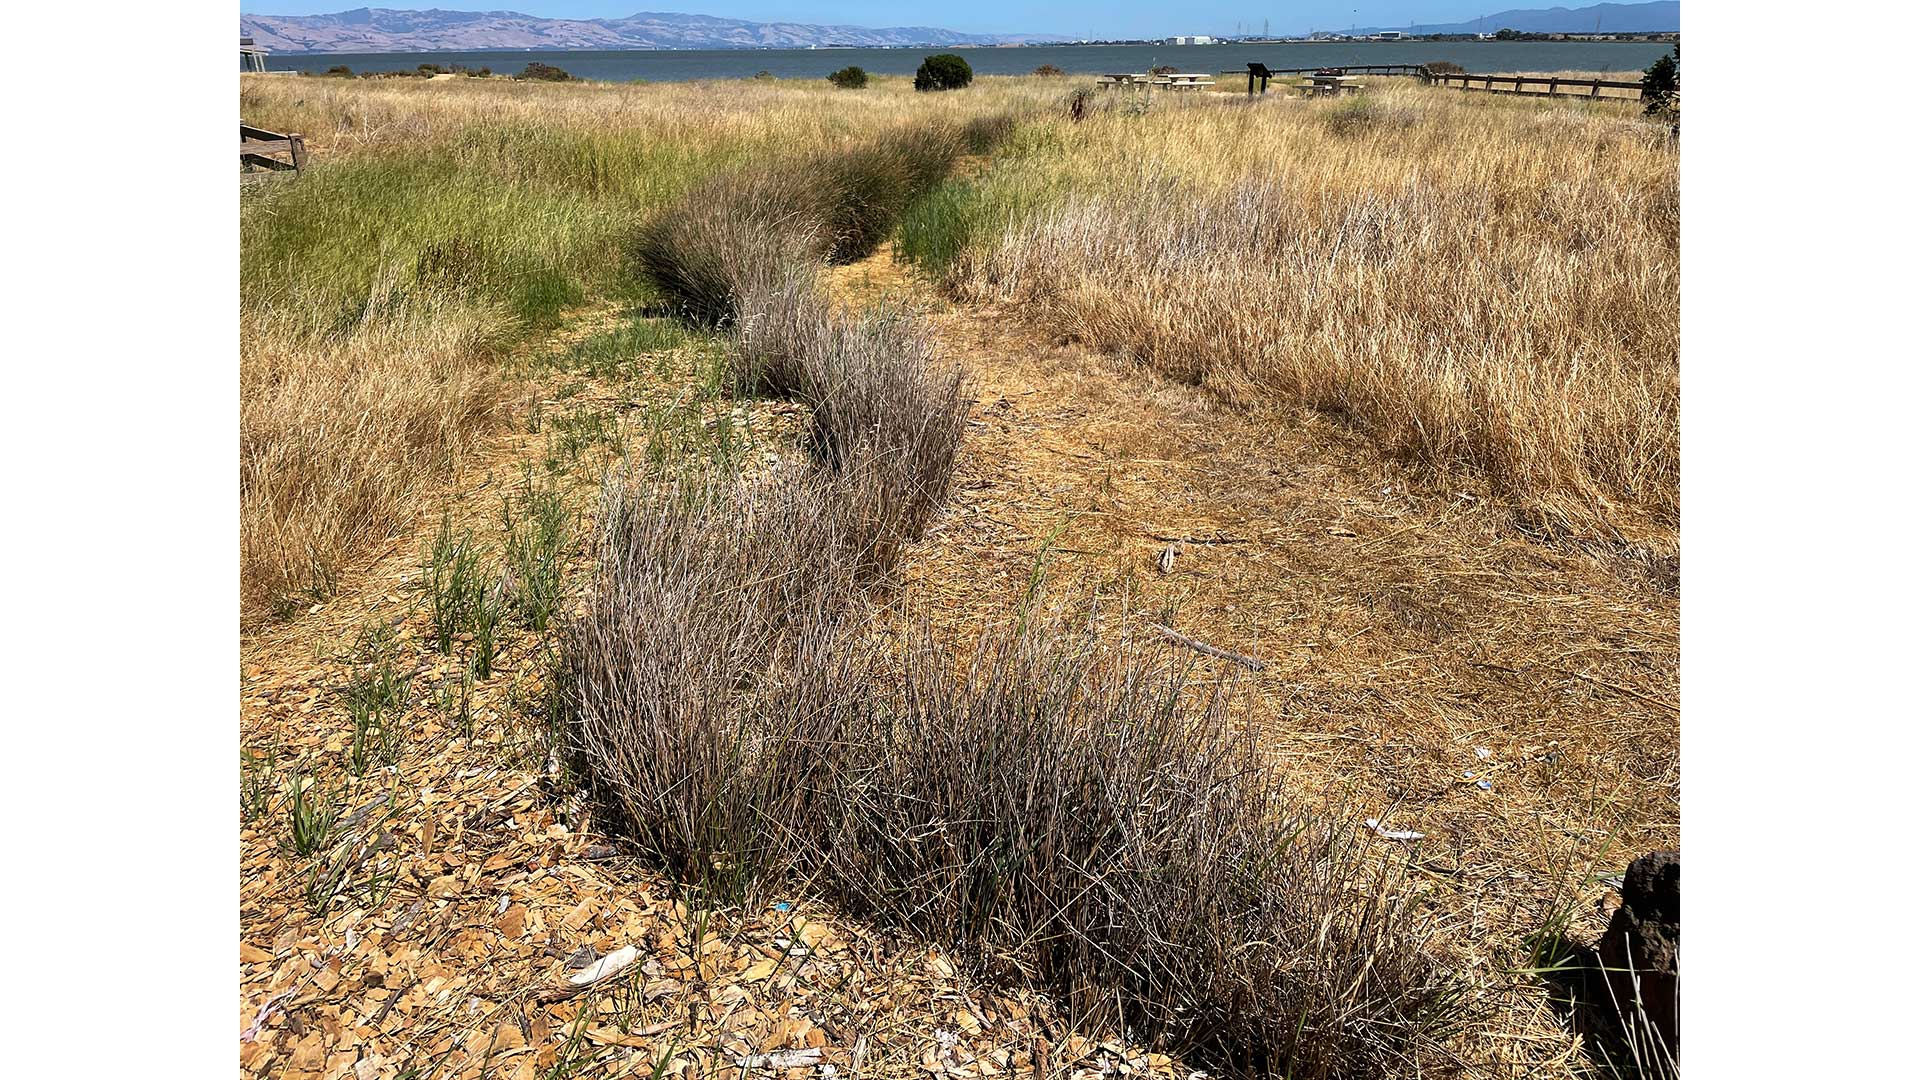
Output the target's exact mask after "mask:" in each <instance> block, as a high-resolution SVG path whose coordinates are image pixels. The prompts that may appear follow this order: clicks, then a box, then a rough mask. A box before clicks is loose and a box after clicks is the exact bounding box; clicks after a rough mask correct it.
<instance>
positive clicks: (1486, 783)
mask: <svg viewBox="0 0 1920 1080" xmlns="http://www.w3.org/2000/svg"><path fill="white" fill-rule="evenodd" d="M1473 786H1474V787H1477V788H1479V789H1480V790H1481V791H1492V790H1493V781H1491V780H1476V781H1474V785H1473Z"/></svg>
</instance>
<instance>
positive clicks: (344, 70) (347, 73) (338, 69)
mask: <svg viewBox="0 0 1920 1080" xmlns="http://www.w3.org/2000/svg"><path fill="white" fill-rule="evenodd" d="M327 74H328V75H331V76H333V77H334V78H337V79H351V78H353V69H352V68H350V67H348V66H347V65H345V64H335V65H333V66H332V67H330V68H328V69H327Z"/></svg>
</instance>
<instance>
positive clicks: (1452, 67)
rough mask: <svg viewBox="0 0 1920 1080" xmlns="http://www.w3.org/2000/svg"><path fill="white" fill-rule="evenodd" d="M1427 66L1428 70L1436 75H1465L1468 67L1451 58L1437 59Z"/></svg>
mask: <svg viewBox="0 0 1920 1080" xmlns="http://www.w3.org/2000/svg"><path fill="white" fill-rule="evenodd" d="M1425 66H1426V69H1427V71H1428V72H1430V73H1432V74H1434V75H1465V74H1466V73H1467V69H1466V68H1463V67H1461V66H1460V65H1459V64H1456V63H1454V62H1453V61H1451V60H1435V61H1433V62H1432V63H1430V64H1427V65H1425Z"/></svg>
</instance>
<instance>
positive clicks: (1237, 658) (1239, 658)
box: [1147, 623, 1267, 671]
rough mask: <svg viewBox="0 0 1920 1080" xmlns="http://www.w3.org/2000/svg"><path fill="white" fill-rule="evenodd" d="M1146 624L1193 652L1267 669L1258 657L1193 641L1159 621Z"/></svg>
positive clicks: (1244, 665)
mask: <svg viewBox="0 0 1920 1080" xmlns="http://www.w3.org/2000/svg"><path fill="white" fill-rule="evenodd" d="M1147 625H1148V626H1151V627H1153V628H1154V629H1155V630H1158V631H1159V632H1160V636H1161V637H1164V638H1166V639H1167V640H1168V641H1171V642H1173V643H1174V644H1176V645H1185V646H1186V647H1187V648H1189V649H1192V650H1193V651H1194V652H1198V653H1205V654H1206V655H1208V656H1215V657H1219V658H1220V659H1222V660H1230V661H1232V662H1233V663H1236V664H1239V665H1240V666H1241V667H1243V668H1246V669H1247V670H1248V671H1265V670H1267V665H1266V664H1263V663H1261V662H1260V661H1259V660H1258V659H1255V658H1254V657H1251V656H1247V655H1246V654H1244V653H1237V652H1229V651H1227V650H1226V649H1221V648H1216V647H1214V646H1212V645H1209V644H1207V643H1206V642H1204V641H1195V640H1194V639H1193V638H1190V637H1188V636H1187V635H1185V634H1183V633H1181V632H1180V631H1178V630H1171V629H1168V628H1167V627H1164V626H1161V625H1160V624H1159V623H1148V624H1147Z"/></svg>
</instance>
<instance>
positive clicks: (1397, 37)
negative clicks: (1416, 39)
mask: <svg viewBox="0 0 1920 1080" xmlns="http://www.w3.org/2000/svg"><path fill="white" fill-rule="evenodd" d="M1406 36H1407V34H1406V31H1404V30H1382V31H1380V32H1379V33H1377V34H1375V35H1373V40H1375V41H1401V40H1404V39H1405V38H1406Z"/></svg>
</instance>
